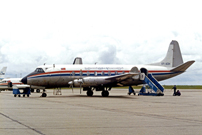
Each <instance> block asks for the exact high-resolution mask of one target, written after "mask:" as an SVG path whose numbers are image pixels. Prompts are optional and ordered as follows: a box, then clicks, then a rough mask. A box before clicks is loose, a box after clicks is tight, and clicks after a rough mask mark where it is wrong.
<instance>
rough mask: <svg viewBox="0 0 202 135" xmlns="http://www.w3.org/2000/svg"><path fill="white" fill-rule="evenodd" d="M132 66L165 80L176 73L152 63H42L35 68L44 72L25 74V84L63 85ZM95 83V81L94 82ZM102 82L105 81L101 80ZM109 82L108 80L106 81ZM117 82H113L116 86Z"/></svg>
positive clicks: (108, 75) (112, 74)
mask: <svg viewBox="0 0 202 135" xmlns="http://www.w3.org/2000/svg"><path fill="white" fill-rule="evenodd" d="M133 67H137V68H138V69H139V71H140V69H141V68H145V69H147V70H148V72H149V73H151V74H153V76H155V78H156V79H157V80H159V81H160V80H165V79H168V78H170V77H172V76H175V75H177V74H175V73H172V72H170V69H171V68H168V67H162V66H153V65H137V66H134V65H42V66H38V67H37V69H36V70H35V71H37V70H39V71H41V69H43V71H44V72H39V73H37V72H36V73H34V74H32V75H28V76H27V81H28V83H27V84H30V85H37V86H46V87H56V86H58V87H65V86H68V82H70V81H73V80H75V79H79V78H89V77H91V78H92V77H93V78H103V77H104V79H106V78H107V77H112V76H117V75H121V74H128V73H129V72H130V70H131V69H132V68H133ZM95 83H97V82H95ZM102 83H105V82H103V81H102ZM106 83H109V82H106ZM138 84H141V82H139V81H137V80H136V81H134V80H132V79H131V80H127V82H124V84H123V85H138ZM116 85H117V84H113V86H116Z"/></svg>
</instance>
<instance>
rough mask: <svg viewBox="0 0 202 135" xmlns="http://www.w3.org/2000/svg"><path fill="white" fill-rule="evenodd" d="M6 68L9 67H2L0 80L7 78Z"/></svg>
mask: <svg viewBox="0 0 202 135" xmlns="http://www.w3.org/2000/svg"><path fill="white" fill-rule="evenodd" d="M6 69H7V67H3V68H2V69H1V72H0V80H2V79H4V78H5V73H6Z"/></svg>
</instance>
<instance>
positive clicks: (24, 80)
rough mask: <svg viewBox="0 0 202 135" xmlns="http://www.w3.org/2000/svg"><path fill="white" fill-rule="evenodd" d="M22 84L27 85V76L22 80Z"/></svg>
mask: <svg viewBox="0 0 202 135" xmlns="http://www.w3.org/2000/svg"><path fill="white" fill-rule="evenodd" d="M21 82H22V83H24V84H27V76H25V77H24V78H22V80H21Z"/></svg>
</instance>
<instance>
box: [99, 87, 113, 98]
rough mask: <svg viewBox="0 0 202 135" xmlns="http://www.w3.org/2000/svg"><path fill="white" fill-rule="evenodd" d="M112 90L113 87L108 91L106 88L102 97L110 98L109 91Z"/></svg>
mask: <svg viewBox="0 0 202 135" xmlns="http://www.w3.org/2000/svg"><path fill="white" fill-rule="evenodd" d="M110 90H111V87H109V88H108V89H107V87H106V88H104V89H103V90H102V93H101V94H102V96H103V97H108V96H109V91H110Z"/></svg>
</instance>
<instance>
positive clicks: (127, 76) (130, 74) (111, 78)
mask: <svg viewBox="0 0 202 135" xmlns="http://www.w3.org/2000/svg"><path fill="white" fill-rule="evenodd" d="M136 75H139V73H125V74H123V75H116V76H113V77H108V78H106V79H105V80H116V81H117V82H120V81H123V80H126V79H128V78H131V77H134V76H136Z"/></svg>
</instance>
